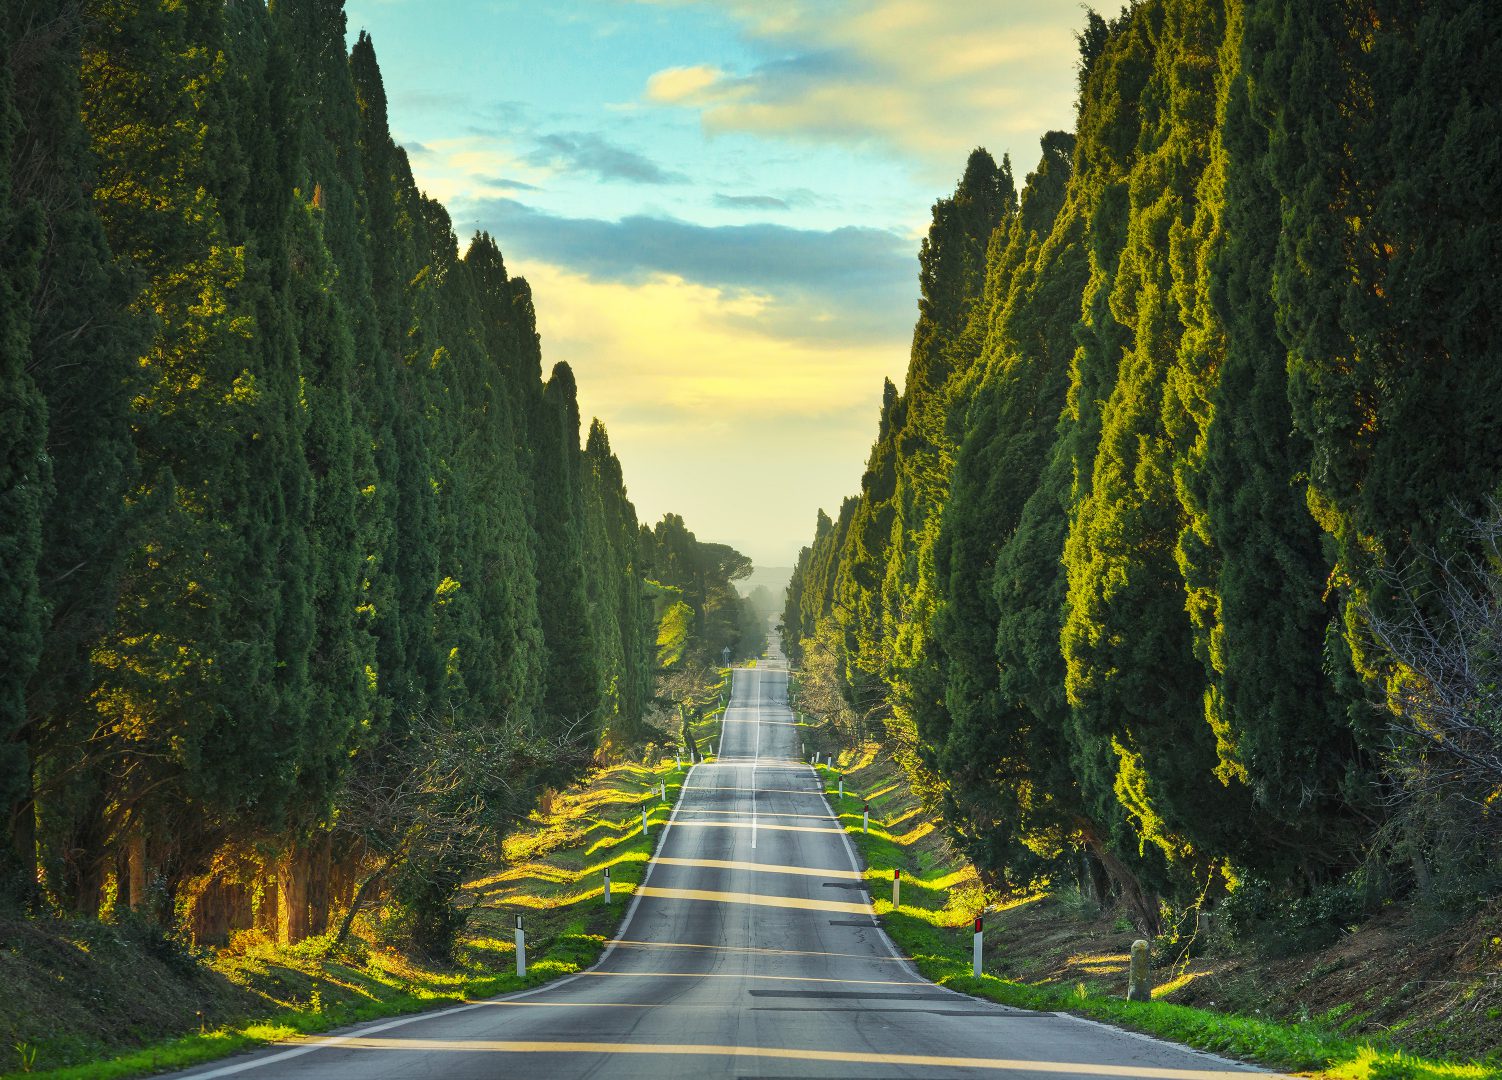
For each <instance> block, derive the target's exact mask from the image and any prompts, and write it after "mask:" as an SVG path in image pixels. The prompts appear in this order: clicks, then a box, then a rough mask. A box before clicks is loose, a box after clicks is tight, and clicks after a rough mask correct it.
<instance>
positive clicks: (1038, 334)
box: [917, 132, 1085, 880]
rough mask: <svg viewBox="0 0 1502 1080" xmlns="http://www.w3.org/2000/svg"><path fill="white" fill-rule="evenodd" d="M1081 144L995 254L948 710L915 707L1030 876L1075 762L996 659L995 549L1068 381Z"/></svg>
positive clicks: (1013, 868) (1035, 184)
mask: <svg viewBox="0 0 1502 1080" xmlns="http://www.w3.org/2000/svg"><path fill="white" fill-rule="evenodd" d="M1073 142H1074V140H1073V137H1072V136H1068V135H1064V134H1062V133H1060V132H1053V133H1050V134H1049V135H1047V136H1045V137H1044V140H1043V145H1044V156H1043V159H1042V161H1041V162H1040V164H1039V166H1038V169H1037V171H1036V172H1035V173H1033V174H1032V175H1031V176H1030V177H1029V178H1028V183H1027V186H1026V187H1025V189H1024V190H1023V193H1022V198H1021V204H1020V210H1019V213H1018V214H1017V216H1016V217H1015V218H1014V220H1013V222H1012V224H1011V226H1010V228H1009V229H1008V230H1007V234H1006V236H1005V241H1006V242H1005V243H1004V244H997V245H995V247H994V249H993V254H992V259H993V266H992V270H991V273H990V278H989V280H988V284H987V293H988V295H989V299H990V303H991V304H992V305H993V313H992V314H991V315H990V317H989V319H988V322H989V331H988V333H987V336H986V340H985V347H984V352H983V354H982V364H983V365H984V369H985V371H984V377H983V378H982V379H981V380H979V381H980V387H979V389H978V390H977V391H975V392H973V393H972V395H971V401H970V402H969V405H968V408H967V409H966V412H965V415H964V418H963V431H964V438H963V441H962V442H961V444H960V447H959V450H958V454H957V456H956V463H955V468H954V476H953V480H952V484H951V487H950V492H949V497H948V499H947V501H946V502H945V504H944V508H943V517H942V523H941V531H940V535H939V542H938V545H937V547H936V551H935V558H936V564H937V572H938V575H939V581H940V582H941V583H942V585H943V586H944V591H943V601H944V607H943V611H942V613H941V615H940V616H939V618H938V619H937V620H936V622H935V629H934V634H935V639H936V642H937V643H938V645H939V659H940V671H941V674H942V678H943V680H944V685H943V686H942V687H941V688H940V693H941V695H942V704H941V705H940V706H939V707H934V708H931V709H930V711H928V712H927V713H925V712H923V711H919V712H918V713H917V718H918V721H919V732H920V733H921V734H922V735H923V736H924V737H925V740H926V741H927V742H928V743H929V744H930V746H931V748H932V750H931V752H932V758H931V760H932V762H933V764H934V766H935V768H936V771H938V772H939V773H940V774H941V775H943V777H944V778H945V788H946V796H947V798H948V800H950V811H949V813H948V815H947V817H948V819H949V821H950V822H951V828H952V830H953V831H955V832H956V833H957V835H959V836H960V838H961V840H962V842H964V843H965V844H966V846H967V848H968V849H969V850H970V851H971V852H972V857H973V858H974V859H975V860H976V862H977V863H978V864H979V865H981V866H984V867H986V868H987V870H989V871H992V872H994V873H997V874H999V875H1003V876H1005V877H1007V878H1010V879H1016V878H1017V877H1021V878H1023V879H1024V880H1025V879H1026V878H1027V877H1028V876H1030V874H1031V872H1032V865H1031V864H1036V861H1037V855H1029V853H1028V851H1027V850H1026V849H1027V848H1029V847H1031V848H1034V849H1038V854H1056V853H1057V851H1058V850H1059V848H1060V846H1061V843H1062V841H1061V836H1065V835H1067V834H1068V832H1069V831H1070V829H1071V827H1072V820H1071V818H1070V816H1069V815H1068V813H1067V812H1060V811H1059V810H1058V808H1057V803H1058V801H1059V800H1060V799H1061V798H1062V799H1067V797H1068V796H1069V795H1070V794H1071V791H1072V783H1070V782H1069V781H1068V780H1067V779H1066V780H1064V781H1062V782H1058V783H1049V782H1048V781H1049V779H1051V778H1049V777H1047V776H1046V774H1047V773H1048V772H1049V771H1050V770H1057V768H1058V763H1059V762H1061V761H1067V754H1066V753H1064V752H1063V751H1062V749H1061V746H1060V736H1061V735H1062V733H1063V726H1062V725H1061V724H1060V723H1059V715H1058V712H1057V711H1054V712H1053V714H1052V715H1049V714H1048V713H1047V712H1044V711H1042V710H1040V714H1035V713H1034V712H1033V711H1032V709H1031V708H1030V707H1029V703H1028V695H1025V694H1023V693H1021V692H1019V691H1020V690H1021V686H1020V685H1019V682H1018V681H1017V680H1015V679H1014V678H1013V679H1009V678H1008V675H1009V668H1010V666H1011V665H1010V664H1007V663H999V662H998V661H999V660H1000V657H999V656H998V648H997V632H998V623H999V621H1000V618H1001V612H1000V610H999V608H998V606H997V595H996V593H995V591H994V589H993V585H992V579H993V576H994V574H995V565H996V559H997V556H998V553H999V552H1000V551H1002V550H1003V549H1005V548H1006V547H1007V546H1008V545H1009V543H1010V542H1011V541H1013V540H1015V538H1016V534H1017V530H1018V523H1019V521H1020V519H1021V516H1022V511H1023V507H1024V505H1025V504H1026V501H1027V499H1028V498H1030V497H1031V495H1032V494H1033V492H1034V491H1036V489H1037V485H1038V483H1039V480H1040V476H1041V472H1042V469H1043V466H1044V465H1045V464H1046V462H1047V460H1048V454H1049V451H1050V450H1051V448H1052V446H1053V441H1054V436H1055V430H1056V427H1057V421H1058V416H1059V414H1060V412H1061V411H1062V409H1063V406H1064V394H1065V391H1066V389H1067V387H1068V372H1069V355H1070V352H1071V351H1072V350H1071V346H1072V340H1071V337H1070V333H1069V331H1070V329H1071V327H1072V326H1073V324H1074V322H1075V321H1076V319H1077V318H1078V315H1079V304H1080V295H1081V293H1082V291H1083V289H1084V284H1085V258H1084V251H1083V246H1082V244H1081V234H1082V231H1083V230H1082V224H1083V222H1082V216H1081V214H1080V213H1079V210H1078V207H1075V208H1074V209H1073V210H1072V212H1070V213H1069V214H1068V215H1067V216H1066V217H1065V219H1064V220H1063V221H1062V222H1060V221H1059V214H1060V211H1061V210H1063V208H1064V199H1065V193H1066V185H1067V184H1068V178H1069V170H1070V160H1069V159H1070V153H1071V151H1072V150H1073ZM1056 223H1057V228H1055V226H1056ZM1007 599H1008V602H1009V603H1008V608H1007V611H1006V615H1007V618H1008V619H1017V618H1019V617H1021V616H1022V615H1023V605H1020V604H1018V603H1017V602H1016V599H1017V598H1015V597H1011V596H1009V597H1008V598H1007ZM1051 636H1052V640H1049V641H1047V647H1048V648H1050V649H1052V650H1053V651H1055V652H1056V651H1057V631H1056V629H1055V630H1054V632H1053V634H1052V635H1051ZM1007 659H1008V661H1011V660H1013V658H1012V657H1010V656H1009V657H1008V658H1007ZM1004 685H1005V686H1006V688H1007V692H1005V693H1004V692H1003V686H1004ZM1064 772H1065V774H1066V776H1067V769H1066V770H1064Z"/></svg>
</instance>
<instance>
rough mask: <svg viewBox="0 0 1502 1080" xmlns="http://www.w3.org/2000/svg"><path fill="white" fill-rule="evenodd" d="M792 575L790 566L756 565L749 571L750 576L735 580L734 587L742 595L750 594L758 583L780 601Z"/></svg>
mask: <svg viewBox="0 0 1502 1080" xmlns="http://www.w3.org/2000/svg"><path fill="white" fill-rule="evenodd" d="M792 576H793V568H792V567H791V566H758V567H756V568H755V569H754V570H752V571H751V576H750V577H748V578H744V579H742V580H740V581H737V582H736V583H735V587H736V588H737V589H738V590H740V594H741V595H742V596H750V595H751V594H752V593H753V592H754V591H755V590H756V587H757V586H758V585H764V586H766V588H767V591H768V592H770V593H771V594H772V595H773V596H775V597H777V599H778V600H779V601H780V600H781V599H782V594H783V592H784V591H785V590H786V589H787V587H788V580H789V579H790V578H791V577H792Z"/></svg>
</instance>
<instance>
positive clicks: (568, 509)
mask: <svg viewBox="0 0 1502 1080" xmlns="http://www.w3.org/2000/svg"><path fill="white" fill-rule="evenodd" d="M575 395H576V391H575V388H574V373H573V372H572V371H571V370H570V369H569V367H568V365H567V364H558V365H556V366H555V367H554V368H553V372H552V375H551V376H550V377H549V379H548V381H547V384H546V385H545V386H544V388H543V392H542V394H541V395H540V396H539V397H538V399H537V403H536V404H537V409H536V412H535V413H534V414H533V416H532V421H531V423H530V424H529V425H528V430H529V432H530V434H531V437H532V445H533V448H534V450H535V453H536V457H535V461H536V471H535V472H534V474H533V491H534V493H535V498H536V505H537V550H538V551H539V552H544V553H546V557H545V558H541V559H539V560H538V565H537V609H538V612H539V614H540V615H541V616H542V638H543V642H544V644H545V645H546V648H547V674H546V678H545V680H544V683H543V685H544V690H543V698H542V709H543V715H544V716H545V717H547V719H548V722H549V723H550V724H552V725H554V726H556V727H557V728H558V729H559V730H566V729H569V728H571V727H573V726H574V725H578V724H583V725H586V729H587V730H599V729H600V728H601V727H602V726H603V724H604V720H605V717H604V716H603V715H602V714H601V710H602V708H603V701H602V691H603V686H602V684H601V671H600V668H599V663H598V653H597V651H596V649H597V646H596V641H595V626H594V621H593V619H592V617H591V613H590V609H589V594H588V591H587V588H586V583H585V573H584V555H585V547H584V531H585V527H586V523H585V520H584V495H583V490H582V487H581V484H580V478H581V474H582V471H583V455H582V454H581V453H580V450H579V405H578V401H577V399H576V396H575Z"/></svg>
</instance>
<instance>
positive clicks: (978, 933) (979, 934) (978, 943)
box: [971, 915, 984, 979]
mask: <svg viewBox="0 0 1502 1080" xmlns="http://www.w3.org/2000/svg"><path fill="white" fill-rule="evenodd" d="M980 920H981V917H980V916H979V915H977V916H976V917H975V959H974V961H973V962H972V964H971V968H972V969H973V970H974V972H975V977H976V978H977V979H978V978H980V946H981V939H982V937H983V936H984V935H983V934H982V932H981V921H980Z"/></svg>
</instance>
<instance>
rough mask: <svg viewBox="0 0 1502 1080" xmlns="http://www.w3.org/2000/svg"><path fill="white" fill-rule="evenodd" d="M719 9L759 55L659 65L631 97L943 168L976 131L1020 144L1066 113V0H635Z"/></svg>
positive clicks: (727, 123) (733, 125) (709, 119)
mask: <svg viewBox="0 0 1502 1080" xmlns="http://www.w3.org/2000/svg"><path fill="white" fill-rule="evenodd" d="M638 2H640V3H646V4H652V5H655V6H677V7H681V6H708V7H715V8H718V9H721V10H722V11H723V12H725V13H726V14H727V15H729V16H730V17H731V18H732V19H733V20H735V22H736V23H738V24H739V28H740V31H741V34H742V36H743V37H744V38H745V39H746V40H747V42H748V43H749V44H750V45H751V46H752V47H753V48H754V49H755V50H756V51H759V52H760V53H761V54H762V55H763V56H764V57H765V59H764V60H762V61H761V62H760V63H753V64H751V65H748V66H746V67H745V68H744V69H741V70H730V69H727V68H726V67H721V66H715V65H711V64H698V65H688V66H680V67H672V68H666V69H664V70H662V71H659V72H657V73H656V74H654V75H652V76H651V77H649V78H648V80H647V82H646V85H645V87H644V90H643V99H644V100H645V101H646V102H648V103H650V104H654V105H657V106H660V107H673V108H686V109H692V110H695V111H697V112H698V114H699V116H700V120H701V123H702V124H703V126H704V129H705V131H707V132H709V133H711V134H715V133H725V132H742V133H750V134H754V135H762V136H777V137H784V138H790V139H800V140H813V141H829V140H835V141H840V142H845V143H853V144H871V145H880V146H886V147H889V148H893V149H896V150H898V151H899V152H902V153H905V154H913V155H916V156H917V157H919V158H920V159H922V160H924V161H926V162H928V163H930V165H933V166H935V167H938V168H940V169H941V172H942V174H944V175H947V173H948V172H952V171H953V169H954V167H955V166H956V165H957V164H958V163H960V162H963V160H964V155H965V154H966V152H967V151H968V150H969V149H970V148H971V147H973V146H974V145H976V143H977V142H981V143H991V144H992V145H993V146H994V148H995V149H996V150H997V151H998V154H999V152H1000V151H1001V150H1004V149H1008V148H1016V149H1018V150H1019V152H1022V151H1023V150H1024V149H1025V150H1026V152H1028V153H1031V151H1032V148H1033V147H1034V146H1036V140H1037V138H1038V135H1039V134H1040V133H1041V132H1042V131H1044V130H1047V129H1049V128H1067V127H1069V126H1071V125H1072V123H1073V115H1074V109H1073V100H1074V92H1075V86H1074V63H1075V59H1076V56H1077V49H1076V46H1075V42H1074V32H1075V30H1076V28H1077V27H1078V25H1079V24H1080V22H1081V16H1080V12H1079V9H1078V8H1077V7H1076V6H1075V5H1072V4H1038V3H1036V2H1034V0H993V2H990V3H986V4H956V3H954V2H953V0H786V2H784V3H778V4H766V3H762V2H759V0H638Z"/></svg>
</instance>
